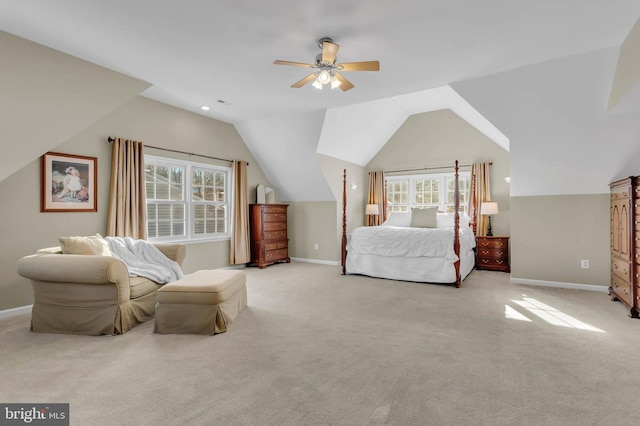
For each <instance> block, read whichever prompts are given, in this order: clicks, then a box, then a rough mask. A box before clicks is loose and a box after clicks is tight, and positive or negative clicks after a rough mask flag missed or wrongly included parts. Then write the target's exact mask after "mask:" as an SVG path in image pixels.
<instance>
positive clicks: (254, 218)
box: [249, 204, 291, 269]
mask: <svg viewBox="0 0 640 426" xmlns="http://www.w3.org/2000/svg"><path fill="white" fill-rule="evenodd" d="M287 207H288V205H287V204H251V205H250V206H249V221H250V227H251V228H250V229H251V264H253V265H256V266H258V268H260V269H263V268H265V267H267V266H268V265H272V264H274V263H276V262H287V263H289V262H291V258H290V257H289V239H288V237H287Z"/></svg>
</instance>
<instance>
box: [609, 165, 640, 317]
mask: <svg viewBox="0 0 640 426" xmlns="http://www.w3.org/2000/svg"><path fill="white" fill-rule="evenodd" d="M638 180H639V179H638V177H633V176H632V177H629V178H626V179H621V180H618V181H615V182H612V183H611V184H609V187H610V188H611V198H610V200H611V202H610V212H611V286H610V287H609V294H610V295H611V299H612V300H619V301H621V302H622V303H624V304H625V305H626V306H627V307H628V308H629V316H630V317H632V318H637V317H638V316H639V315H638V314H639V310H640V278H639V276H638V275H639V274H638V271H640V269H639V268H640V258H639V256H638V255H639V254H640V239H639V238H640V234H639V226H638V223H639V222H640V212H639V211H640V209H638V207H639V206H638V203H640V194H639V191H640V188H639V187H638Z"/></svg>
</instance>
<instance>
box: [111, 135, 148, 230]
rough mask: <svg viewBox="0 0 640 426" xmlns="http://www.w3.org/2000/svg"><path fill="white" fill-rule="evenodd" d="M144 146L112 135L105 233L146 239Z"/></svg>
mask: <svg viewBox="0 0 640 426" xmlns="http://www.w3.org/2000/svg"><path fill="white" fill-rule="evenodd" d="M144 181H145V171H144V146H143V144H142V142H136V141H132V140H129V139H122V138H116V140H115V141H113V142H112V146H111V189H110V193H109V211H108V215H107V235H109V236H112V237H131V238H136V239H141V240H146V239H147V205H146V204H147V197H146V192H145V182H144Z"/></svg>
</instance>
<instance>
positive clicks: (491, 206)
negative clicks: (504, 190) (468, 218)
mask: <svg viewBox="0 0 640 426" xmlns="http://www.w3.org/2000/svg"><path fill="white" fill-rule="evenodd" d="M480 213H482V214H486V215H492V214H498V203H496V202H491V201H488V202H484V203H482V204H481V205H480Z"/></svg>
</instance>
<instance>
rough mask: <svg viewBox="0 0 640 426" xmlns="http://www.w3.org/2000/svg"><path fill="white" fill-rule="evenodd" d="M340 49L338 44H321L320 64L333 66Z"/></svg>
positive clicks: (328, 42) (327, 42)
mask: <svg viewBox="0 0 640 426" xmlns="http://www.w3.org/2000/svg"><path fill="white" fill-rule="evenodd" d="M338 49H340V45H339V44H335V43H331V42H330V41H323V42H322V62H326V63H329V64H333V63H334V62H335V61H336V55H337V54H338Z"/></svg>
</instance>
